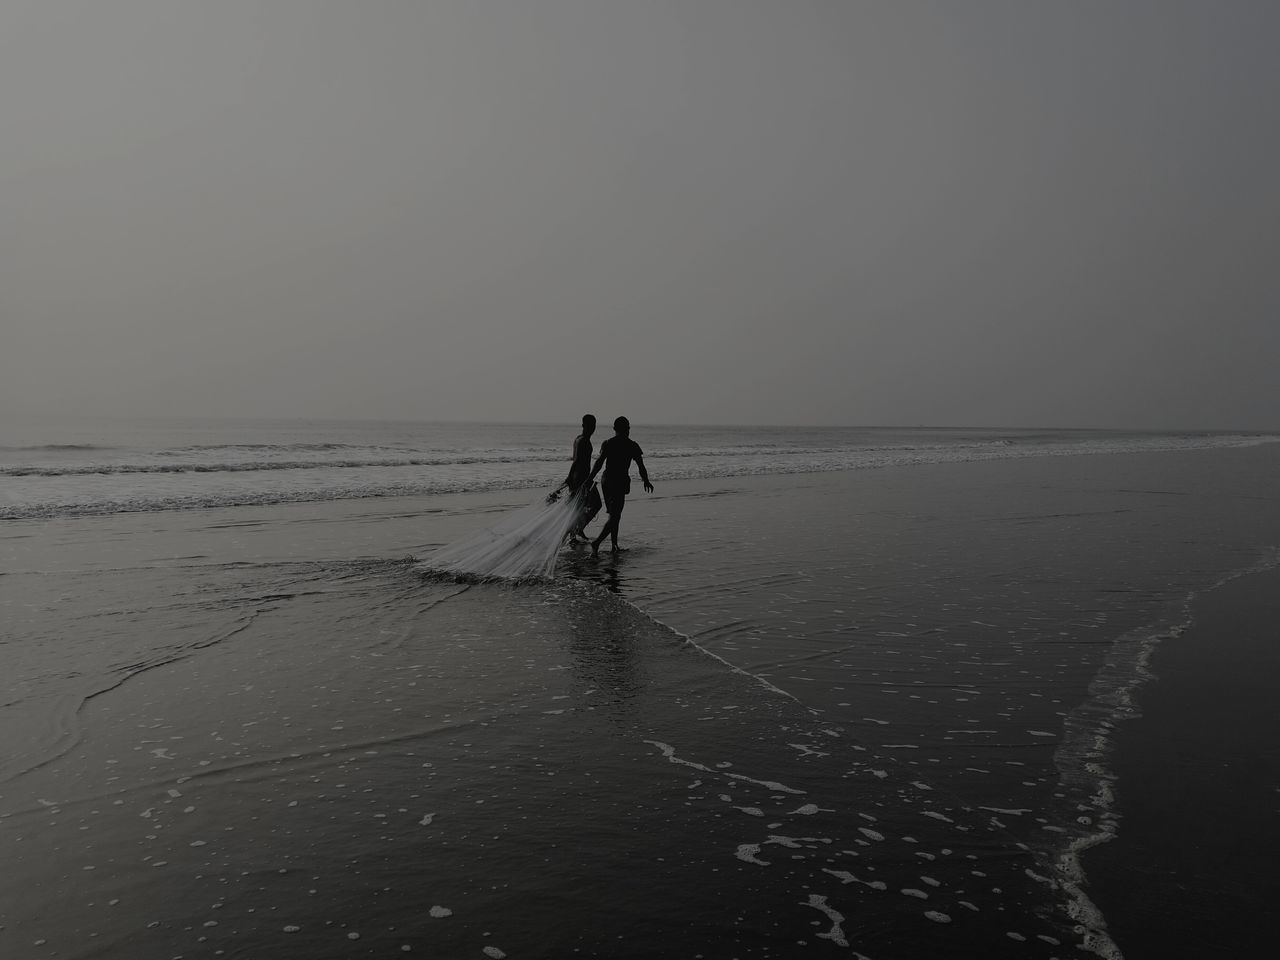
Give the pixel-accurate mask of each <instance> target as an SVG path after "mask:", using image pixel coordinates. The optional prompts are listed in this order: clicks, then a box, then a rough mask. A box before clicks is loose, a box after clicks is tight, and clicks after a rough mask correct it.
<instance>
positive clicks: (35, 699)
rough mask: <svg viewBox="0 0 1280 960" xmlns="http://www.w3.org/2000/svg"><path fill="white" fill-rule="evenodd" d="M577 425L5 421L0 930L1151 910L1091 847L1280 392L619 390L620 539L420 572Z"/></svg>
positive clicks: (1038, 939) (606, 932)
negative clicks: (1091, 425) (638, 407)
mask: <svg viewBox="0 0 1280 960" xmlns="http://www.w3.org/2000/svg"><path fill="white" fill-rule="evenodd" d="M576 433H577V430H576V424H573V423H569V424H551V425H548V424H467V423H428V422H423V423H414V422H385V421H379V422H356V421H320V420H314V421H266V420H263V421H254V420H236V421H230V420H227V421H213V420H208V421H194V420H173V419H169V420H166V419H150V420H110V419H105V418H104V419H79V420H54V419H46V420H27V421H21V422H5V423H2V424H0V519H2V521H3V522H0V617H2V619H0V862H3V863H4V864H6V867H5V869H4V870H3V871H0V956H4V957H5V958H11V957H12V958H15V960H25V958H28V957H30V958H37V957H85V958H88V957H94V958H116V957H120V958H137V957H183V958H194V957H243V958H251V957H271V958H326V957H385V956H403V955H406V954H408V955H410V956H413V955H426V956H432V957H492V958H499V960H500V958H502V957H511V958H518V957H689V958H713V957H715V958H718V957H724V958H735V957H736V958H747V957H810V956H825V955H833V956H834V955H840V956H850V957H863V958H872V960H892V958H905V960H914V958H932V957H941V956H946V957H974V958H979V957H981V958H990V957H1044V958H1050V957H1057V958H1067V957H1092V956H1100V957H1107V958H1118V957H1128V958H1130V960H1134V958H1140V957H1145V956H1173V955H1177V953H1176V951H1175V952H1174V953H1170V952H1169V945H1168V943H1167V941H1164V942H1162V941H1161V939H1160V938H1159V937H1158V936H1153V935H1152V936H1149V935H1148V934H1147V933H1145V932H1143V931H1144V928H1143V927H1142V926H1141V925H1138V926H1136V927H1135V926H1133V925H1131V924H1126V923H1123V922H1120V923H1117V922H1116V919H1117V915H1116V914H1115V913H1112V914H1110V915H1109V910H1111V909H1112V908H1113V907H1114V909H1115V910H1116V911H1119V910H1121V909H1124V907H1123V905H1122V904H1120V903H1118V902H1116V903H1112V902H1109V900H1108V898H1106V897H1103V896H1100V895H1099V890H1101V889H1103V888H1104V886H1107V888H1108V889H1109V888H1112V887H1115V886H1117V885H1119V886H1121V887H1123V886H1124V881H1125V874H1124V873H1123V871H1124V870H1126V869H1129V865H1128V864H1120V865H1119V866H1117V865H1116V864H1115V863H1110V862H1109V863H1108V864H1107V865H1106V869H1107V870H1108V871H1109V873H1108V885H1100V884H1098V883H1091V879H1090V873H1089V871H1090V859H1089V854H1090V851H1091V850H1095V849H1098V848H1099V847H1102V846H1104V845H1106V844H1108V843H1110V842H1112V841H1113V840H1114V839H1115V838H1117V837H1123V836H1124V832H1125V829H1126V824H1127V823H1128V824H1136V823H1145V824H1148V825H1149V824H1150V823H1151V817H1152V816H1153V814H1152V813H1151V812H1150V811H1148V812H1146V813H1144V812H1143V811H1141V810H1138V811H1132V810H1126V807H1125V797H1126V780H1125V768H1124V767H1123V765H1122V764H1121V763H1119V762H1118V760H1117V757H1118V756H1120V754H1118V753H1117V744H1118V743H1119V742H1120V741H1121V740H1122V738H1123V737H1124V736H1125V733H1124V731H1125V729H1126V728H1127V727H1128V728H1132V729H1137V728H1138V725H1140V724H1141V723H1142V722H1143V719H1142V716H1141V715H1142V691H1143V690H1144V689H1146V688H1149V687H1152V686H1154V685H1156V684H1158V683H1159V679H1158V673H1159V669H1158V665H1159V662H1160V661H1159V656H1160V650H1161V649H1162V648H1166V649H1177V645H1178V644H1179V643H1180V642H1181V641H1182V639H1183V638H1185V637H1189V636H1192V635H1202V634H1203V633H1204V630H1205V628H1206V627H1212V624H1211V623H1210V624H1205V623H1199V624H1197V623H1196V617H1197V614H1196V611H1197V610H1198V609H1200V608H1199V607H1197V603H1198V602H1199V601H1200V600H1201V599H1202V598H1204V597H1206V596H1213V595H1215V591H1221V590H1223V589H1224V588H1226V587H1227V586H1228V585H1235V586H1237V587H1238V586H1240V585H1246V586H1247V585H1248V584H1250V583H1253V582H1255V579H1256V578H1264V579H1265V578H1266V577H1268V576H1272V575H1274V574H1275V572H1276V567H1277V562H1278V551H1280V497H1278V496H1277V494H1276V493H1275V483H1276V477H1277V475H1278V474H1280V444H1278V443H1277V441H1280V435H1276V434H1266V433H1256V432H1196V433H1185V432H1184V433H1178V432H1153V431H1108V430H1061V429H1042V430H1030V429H994V428H982V429H956V428H931V427H910V428H903V427H892V428H889V427H883V428H873V427H743V426H720V427H716V426H702V427H695V426H661V425H646V424H644V423H643V422H641V421H638V420H637V421H636V422H635V423H634V424H633V428H632V437H633V439H635V440H636V441H637V442H638V443H639V444H640V446H641V447H642V449H643V450H644V459H645V463H646V465H647V467H648V471H649V474H650V476H651V478H652V479H653V482H654V485H655V490H654V492H653V493H652V494H645V493H643V492H641V491H640V487H639V484H633V487H632V491H633V492H632V496H631V497H630V498H629V499H628V502H627V507H626V510H625V512H624V514H623V519H622V526H621V534H620V541H621V545H622V546H623V547H624V548H625V549H624V551H623V552H621V553H618V554H609V553H607V552H602V554H601V555H600V556H599V557H596V556H593V555H592V553H591V551H590V549H589V548H586V547H582V546H575V545H566V546H565V547H564V548H563V550H562V552H561V554H560V557H559V559H558V561H557V564H556V567H555V575H554V576H553V577H550V578H546V579H539V580H533V581H522V582H501V581H497V582H474V581H470V582H468V581H462V580H452V579H450V578H448V577H440V576H433V575H431V574H430V573H429V571H428V570H427V568H428V567H429V562H428V561H429V558H430V556H431V554H432V552H433V551H435V550H437V549H439V548H440V547H443V546H445V545H447V544H449V543H451V542H454V541H456V540H457V539H459V538H461V537H466V536H470V535H473V534H474V533H475V532H476V531H477V530H480V529H483V528H484V527H486V526H488V525H492V524H495V523H497V522H499V521H500V520H501V518H503V517H505V516H508V515H510V514H511V512H512V511H517V510H520V509H523V508H526V507H527V506H528V505H529V504H531V503H534V502H538V501H540V500H541V499H542V498H543V497H545V495H546V493H547V492H548V491H549V490H550V489H551V488H553V487H554V486H555V485H557V484H558V483H559V482H560V481H561V480H562V479H563V478H564V475H565V473H566V472H567V470H568V466H569V463H568V456H569V450H570V444H571V441H572V439H573V437H574V435H575V434H576ZM607 435H608V431H607V430H605V429H602V430H600V431H599V432H598V433H597V435H596V441H597V443H598V442H599V440H601V439H603V438H604V437H605V436H607ZM602 519H603V518H601V520H602ZM600 522H601V521H600V520H597V521H596V524H599V523H600ZM595 529H597V528H596V527H593V528H592V529H591V530H589V532H594V531H595ZM1256 582H1259V583H1262V582H1264V581H1263V580H1257V581H1256ZM1266 582H1270V581H1266ZM1259 589H1264V588H1259ZM1245 593H1246V595H1247V593H1248V591H1245ZM1232 595H1233V596H1236V595H1237V594H1232ZM1192 628H1195V629H1196V630H1199V631H1200V634H1195V631H1194V630H1193V629H1192ZM1189 631H1190V632H1189ZM1210 632H1211V634H1212V631H1210ZM1212 642H1213V643H1221V644H1223V645H1224V647H1223V648H1224V650H1225V649H1227V648H1228V647H1229V645H1230V644H1231V643H1233V642H1234V641H1233V637H1232V636H1231V635H1230V634H1229V633H1227V634H1221V635H1212ZM1226 699H1227V700H1229V698H1226ZM1197 709H1208V708H1205V707H1204V706H1203V705H1201V706H1200V707H1198V708H1197ZM1213 722H1214V721H1213V720H1212V711H1211V710H1210V711H1209V712H1208V713H1206V721H1205V723H1206V725H1212V723H1213ZM1272 726H1275V724H1274V723H1273V724H1272ZM1276 732H1280V731H1275V730H1273V729H1272V730H1268V729H1261V728H1260V729H1258V730H1257V731H1256V736H1257V738H1258V741H1259V742H1264V741H1266V740H1268V739H1269V738H1271V737H1272V735H1273V734H1274V733H1276ZM1152 733H1153V731H1151V730H1147V735H1151V734H1152ZM1154 733H1155V734H1157V735H1158V734H1159V731H1158V730H1156V731H1154ZM1241 749H1242V751H1243V752H1244V753H1245V754H1247V753H1248V749H1249V747H1248V745H1247V744H1246V745H1243V746H1242V748H1241ZM1197 762H1200V763H1201V766H1202V767H1203V769H1204V770H1205V771H1211V770H1212V767H1213V764H1214V763H1215V762H1216V760H1212V759H1210V760H1204V761H1197ZM1269 776H1271V773H1270V772H1267V773H1266V774H1265V775H1262V774H1259V775H1258V777H1255V779H1257V784H1256V788H1257V790H1259V791H1263V793H1262V794H1260V796H1263V798H1264V801H1265V797H1266V796H1267V795H1266V794H1265V791H1267V790H1274V789H1276V785H1275V784H1272V783H1271V781H1270V780H1268V779H1267V777H1269ZM1253 782H1254V781H1253V780H1250V779H1249V778H1247V777H1246V778H1245V779H1244V780H1241V781H1240V784H1243V786H1238V787H1237V789H1239V790H1241V791H1248V790H1252V789H1254V787H1253V786H1249V784H1253ZM1170 803H1171V804H1172V803H1173V798H1171V799H1170ZM1232 809H1233V808H1232V804H1231V798H1229V797H1227V798H1223V800H1222V804H1221V806H1220V807H1218V808H1217V809H1215V810H1213V811H1205V812H1204V814H1203V815H1204V816H1205V817H1213V818H1216V819H1217V820H1218V821H1222V820H1227V821H1230V820H1232V816H1233V815H1232ZM1254 809H1267V808H1266V803H1265V802H1264V803H1263V804H1262V806H1261V807H1258V806H1257V805H1256V804H1247V803H1245V802H1244V801H1243V799H1242V800H1241V803H1240V806H1239V813H1238V816H1237V817H1236V820H1237V822H1236V823H1235V824H1234V829H1236V830H1237V831H1238V834H1239V836H1240V837H1242V838H1248V837H1251V836H1257V835H1258V831H1264V832H1265V831H1266V830H1268V829H1272V825H1271V824H1270V823H1269V822H1256V821H1255V820H1252V819H1250V817H1252V816H1254V814H1251V813H1247V811H1250V810H1254ZM1143 817H1145V818H1146V819H1145V820H1143V819H1142V818H1143ZM1167 832H1168V834H1169V835H1168V838H1167V840H1168V844H1169V845H1171V846H1176V845H1177V844H1178V842H1179V841H1178V837H1177V836H1176V835H1175V834H1176V831H1174V830H1173V829H1170V830H1169V831H1167ZM1255 846H1256V844H1255ZM1147 856H1148V857H1150V858H1158V853H1148V854H1147ZM1205 861H1206V863H1208V864H1209V866H1207V867H1206V872H1205V874H1204V876H1203V877H1202V878H1201V882H1204V883H1206V884H1209V883H1211V882H1212V878H1213V876H1214V873H1213V870H1214V869H1217V870H1219V871H1220V872H1221V873H1222V874H1223V876H1224V877H1225V878H1228V879H1235V880H1239V879H1240V876H1241V872H1240V871H1241V870H1242V869H1244V868H1242V867H1241V866H1240V865H1239V861H1225V860H1224V861H1223V863H1222V865H1220V866H1218V867H1213V866H1212V864H1213V863H1214V862H1215V861H1214V858H1213V857H1212V856H1207V857H1206V858H1205ZM1133 866H1134V868H1135V870H1137V871H1138V873H1136V874H1135V876H1136V875H1139V874H1140V873H1141V872H1142V871H1143V870H1147V871H1151V870H1158V869H1159V864H1158V862H1155V860H1154V859H1153V860H1152V862H1148V863H1144V864H1135V865H1133ZM1248 869H1252V868H1251V867H1250V868H1248ZM1259 882H1260V883H1261V882H1263V881H1262V880H1261V879H1260V880H1259ZM1239 889H1244V890H1245V891H1249V890H1252V891H1253V892H1252V893H1249V892H1246V893H1244V894H1243V896H1244V897H1246V898H1248V897H1249V896H1255V897H1256V901H1257V902H1256V906H1257V913H1258V915H1259V916H1262V917H1265V915H1266V910H1267V902H1268V898H1267V897H1266V895H1265V889H1264V888H1263V887H1257V888H1254V887H1251V886H1250V884H1243V885H1240V886H1239ZM1113 899H1114V898H1113ZM1157 917H1158V912H1157ZM1170 919H1172V908H1171V913H1170ZM1201 926H1203V927H1204V928H1205V930H1206V933H1205V936H1206V937H1207V938H1209V941H1211V946H1210V947H1205V948H1202V947H1200V946H1195V945H1194V944H1192V943H1190V942H1188V943H1187V944H1185V947H1186V949H1187V950H1188V952H1187V953H1185V954H1184V955H1187V956H1200V955H1224V956H1225V955H1247V952H1248V950H1249V949H1250V948H1251V946H1253V947H1256V946H1257V944H1256V943H1255V942H1254V940H1253V938H1254V937H1255V936H1256V933H1255V932H1254V931H1251V930H1246V929H1243V928H1239V927H1236V928H1233V929H1227V930H1224V929H1218V928H1215V926H1214V922H1213V917H1212V916H1206V917H1204V918H1202V923H1201ZM1121 930H1123V931H1124V932H1123V935H1121V933H1119V932H1118V931H1121ZM1232 937H1235V938H1236V939H1235V941H1233V940H1232ZM1233 943H1234V946H1232V944H1233ZM1212 944H1216V945H1217V946H1218V947H1221V948H1223V949H1230V950H1236V951H1237V952H1234V953H1231V952H1229V953H1225V954H1223V953H1219V954H1214V953H1213V952H1212ZM1224 944H1227V945H1228V946H1227V947H1223V945H1224ZM1206 949H1207V950H1209V951H1210V952H1204V950H1206ZM1193 950H1194V951H1195V952H1192V951H1193ZM1240 950H1243V951H1245V952H1244V953H1241V952H1239V951H1240Z"/></svg>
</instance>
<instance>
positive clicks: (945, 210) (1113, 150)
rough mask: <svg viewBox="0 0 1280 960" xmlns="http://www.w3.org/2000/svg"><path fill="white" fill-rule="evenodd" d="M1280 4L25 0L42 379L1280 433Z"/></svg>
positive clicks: (14, 383)
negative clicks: (1279, 96)
mask: <svg viewBox="0 0 1280 960" xmlns="http://www.w3.org/2000/svg"><path fill="white" fill-rule="evenodd" d="M1277 50H1280V4H1278V3H1274V2H1271V0H1261V2H1256V3H1253V2H1245V0H1225V2H1210V0H1203V2H1197V3H1184V2H1175V0H1157V2H1138V0H1109V2H1088V0H1073V2H1060V3H1025V2H1022V0H1010V2H977V0H974V2H966V3H961V2H952V0H940V2H936V3H923V2H902V0H885V2H861V3H860V2H847V0H827V2H796V0H787V2H780V0H769V2H763V0H761V2H749V0H724V2H714V0H669V2H664V0H509V2H498V0H457V2H444V0H440V2H431V0H420V2H413V0H400V2H392V0H361V2H356V0H342V2H338V0H255V2H247V0H204V2H186V0H82V2H68V0H0V407H2V408H3V410H4V411H5V412H22V413H40V412H50V413H73V414H74V413H113V414H123V415H134V414H158V415H159V414H175V415H209V416H234V415H247V416H338V417H396V418H405V419H502V420H550V421H554V420H569V421H573V420H575V419H576V418H577V416H578V415H579V414H580V413H581V412H582V410H583V409H596V410H597V412H600V413H601V414H602V415H605V414H609V415H611V412H613V411H618V410H625V411H626V412H627V413H628V414H629V415H630V416H631V418H632V420H633V421H636V422H650V423H652V422H668V423H678V422H695V423H696V422H701V423H727V422H736V423H848V424H916V423H928V424H954V425H983V424H985V425H1062V426H1154V427H1215V426H1221V427H1239V428H1261V429H1276V428H1280V389H1277V384H1280V309H1278V308H1280V262H1278V261H1280V173H1278V171H1280V109H1277V106H1276V96H1277V93H1278V92H1280V55H1277Z"/></svg>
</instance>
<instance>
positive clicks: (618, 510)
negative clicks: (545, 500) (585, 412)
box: [587, 417, 653, 554]
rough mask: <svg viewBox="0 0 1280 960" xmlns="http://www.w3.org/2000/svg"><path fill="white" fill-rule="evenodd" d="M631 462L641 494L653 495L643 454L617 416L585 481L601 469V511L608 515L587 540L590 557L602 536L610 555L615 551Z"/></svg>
mask: <svg viewBox="0 0 1280 960" xmlns="http://www.w3.org/2000/svg"><path fill="white" fill-rule="evenodd" d="M632 460H634V461H635V462H636V466H637V467H638V468H639V469H640V479H641V480H643V481H644V489H645V492H646V493H653V484H652V483H650V482H649V472H648V471H647V470H645V468H644V453H643V452H642V451H641V450H640V445H639V444H638V443H636V442H635V441H634V440H632V439H631V421H630V420H628V419H627V418H626V417H619V418H618V419H617V420H615V421H613V436H612V437H610V438H609V439H608V440H606V441H605V442H604V443H602V444H600V456H599V457H598V458H597V459H596V465H595V466H594V467H592V468H591V476H589V477H588V478H587V481H588V482H590V481H592V480H594V479H595V478H596V474H597V473H599V472H600V468H601V467H604V476H603V477H601V479H600V487H601V490H602V491H603V493H604V508H605V510H607V511H608V512H609V519H608V521H606V522H605V525H604V529H602V530H601V531H600V535H599V536H598V537H596V538H595V539H594V540H592V541H591V552H592V553H593V554H594V553H599V552H600V544H601V542H602V541H603V540H604V538H605V537H606V536H608V537H610V538H611V539H612V542H613V552H614V553H617V552H618V549H619V548H618V523H619V521H621V519H622V508H623V507H624V506H625V505H626V501H627V494H628V493H630V492H631V461H632Z"/></svg>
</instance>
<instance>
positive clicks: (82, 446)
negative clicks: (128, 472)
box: [0, 443, 115, 453]
mask: <svg viewBox="0 0 1280 960" xmlns="http://www.w3.org/2000/svg"><path fill="white" fill-rule="evenodd" d="M113 449H115V448H114V447H107V446H102V445H101V444H96V443H36V444H31V445H29V446H20V447H6V446H0V451H4V452H6V453H14V452H17V453H23V452H31V451H36V450H113Z"/></svg>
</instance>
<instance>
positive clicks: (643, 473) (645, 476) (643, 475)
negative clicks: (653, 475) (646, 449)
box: [636, 457, 653, 493]
mask: <svg viewBox="0 0 1280 960" xmlns="http://www.w3.org/2000/svg"><path fill="white" fill-rule="evenodd" d="M636 467H637V468H638V469H639V470H640V479H641V480H642V481H644V492H645V493H653V484H652V483H650V482H649V471H648V470H646V469H645V468H644V458H643V457H636Z"/></svg>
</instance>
